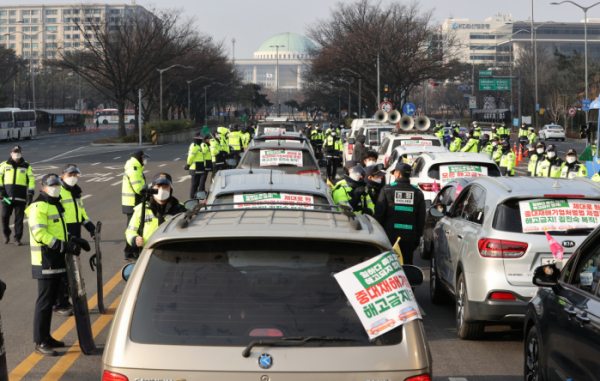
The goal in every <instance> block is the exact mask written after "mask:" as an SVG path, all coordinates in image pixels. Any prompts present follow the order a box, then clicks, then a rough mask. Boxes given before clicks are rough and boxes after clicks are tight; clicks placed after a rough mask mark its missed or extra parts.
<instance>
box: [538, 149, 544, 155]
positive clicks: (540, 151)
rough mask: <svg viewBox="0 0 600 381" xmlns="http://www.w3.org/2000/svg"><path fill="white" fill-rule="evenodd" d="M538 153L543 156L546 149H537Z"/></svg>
mask: <svg viewBox="0 0 600 381" xmlns="http://www.w3.org/2000/svg"><path fill="white" fill-rule="evenodd" d="M536 152H537V153H539V154H540V155H541V154H543V153H544V149H543V148H538V149H536Z"/></svg>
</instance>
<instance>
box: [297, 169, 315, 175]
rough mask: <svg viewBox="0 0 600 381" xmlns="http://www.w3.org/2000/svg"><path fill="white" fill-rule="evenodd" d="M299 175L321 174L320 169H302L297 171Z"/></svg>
mask: <svg viewBox="0 0 600 381" xmlns="http://www.w3.org/2000/svg"><path fill="white" fill-rule="evenodd" d="M297 174H298V175H312V174H316V175H319V174H320V173H319V170H318V169H312V170H310V171H300V172H298V173H297Z"/></svg>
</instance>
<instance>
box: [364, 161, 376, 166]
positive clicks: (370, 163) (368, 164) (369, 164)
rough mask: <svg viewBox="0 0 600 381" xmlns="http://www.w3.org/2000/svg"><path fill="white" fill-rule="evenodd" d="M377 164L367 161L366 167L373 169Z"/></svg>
mask: <svg viewBox="0 0 600 381" xmlns="http://www.w3.org/2000/svg"><path fill="white" fill-rule="evenodd" d="M375 164H377V162H375V161H367V163H366V166H367V167H372V166H374V165H375Z"/></svg>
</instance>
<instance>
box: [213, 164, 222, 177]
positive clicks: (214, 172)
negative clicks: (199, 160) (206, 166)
mask: <svg viewBox="0 0 600 381" xmlns="http://www.w3.org/2000/svg"><path fill="white" fill-rule="evenodd" d="M212 168H213V177H215V176H216V174H217V172H219V171H220V170H221V169H222V168H223V164H222V163H220V164H216V163H213V167H212Z"/></svg>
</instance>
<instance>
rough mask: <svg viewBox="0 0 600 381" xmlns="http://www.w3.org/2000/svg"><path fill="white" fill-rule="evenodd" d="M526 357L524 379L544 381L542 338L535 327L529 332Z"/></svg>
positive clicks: (526, 380)
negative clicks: (541, 360) (541, 350)
mask: <svg viewBox="0 0 600 381" xmlns="http://www.w3.org/2000/svg"><path fill="white" fill-rule="evenodd" d="M524 357H525V361H524V372H523V379H524V380H525V381H543V380H544V375H543V372H542V367H541V365H540V337H539V335H538V333H537V328H536V327H535V325H534V326H532V327H531V329H529V332H527V338H526V339H525V356H524Z"/></svg>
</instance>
